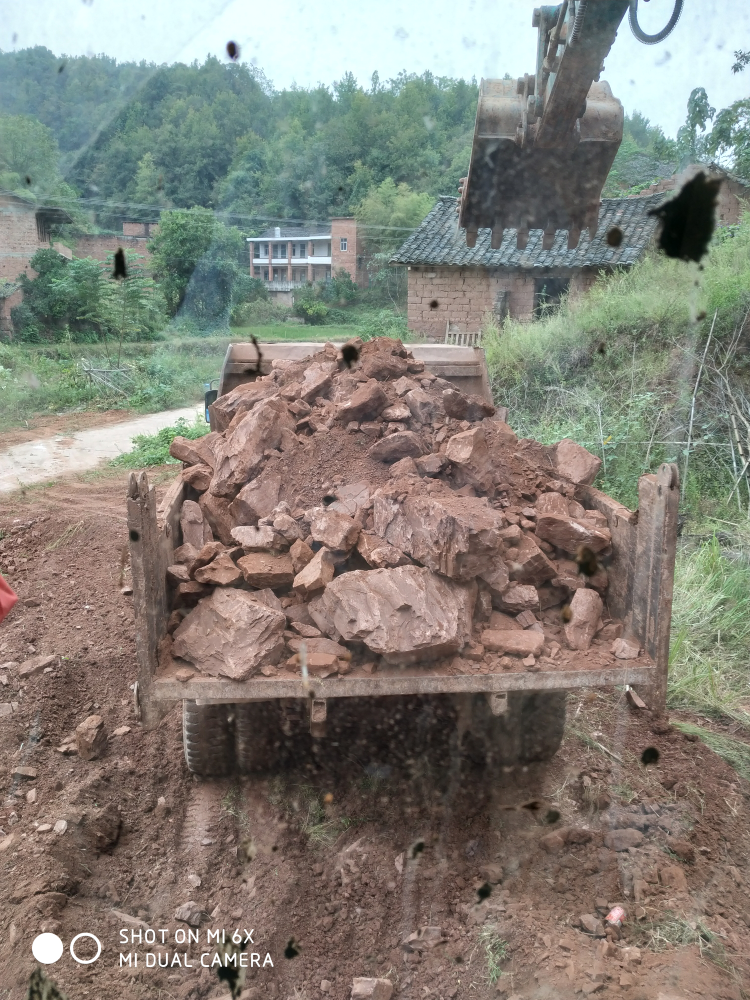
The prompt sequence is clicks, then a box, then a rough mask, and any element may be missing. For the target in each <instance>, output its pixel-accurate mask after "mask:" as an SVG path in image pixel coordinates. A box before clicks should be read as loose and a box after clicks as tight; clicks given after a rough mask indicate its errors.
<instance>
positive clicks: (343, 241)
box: [339, 236, 347, 250]
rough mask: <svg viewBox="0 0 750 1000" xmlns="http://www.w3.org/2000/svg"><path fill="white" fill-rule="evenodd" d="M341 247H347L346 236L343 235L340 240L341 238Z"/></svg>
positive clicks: (343, 248)
mask: <svg viewBox="0 0 750 1000" xmlns="http://www.w3.org/2000/svg"><path fill="white" fill-rule="evenodd" d="M339 247H340V248H341V250H346V249H347V241H346V236H342V237H341V238H340V240H339Z"/></svg>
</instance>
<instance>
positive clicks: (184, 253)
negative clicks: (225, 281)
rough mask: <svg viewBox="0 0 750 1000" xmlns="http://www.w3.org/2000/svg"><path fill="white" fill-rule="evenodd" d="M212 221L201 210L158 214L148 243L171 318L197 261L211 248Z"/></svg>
mask: <svg viewBox="0 0 750 1000" xmlns="http://www.w3.org/2000/svg"><path fill="white" fill-rule="evenodd" d="M215 228H216V220H215V218H214V215H213V212H210V211H208V210H207V209H205V208H191V209H175V210H174V211H171V212H162V215H161V219H160V222H159V232H158V233H157V234H156V235H155V236H154V237H153V239H152V240H150V242H149V244H148V248H149V250H150V251H151V265H152V268H153V274H154V278H155V279H156V280H157V281H158V282H159V285H160V287H161V290H162V293H163V295H164V299H165V301H166V303H167V310H168V312H169V315H170V316H174V315H175V314H176V313H177V310H178V309H179V308H180V306H181V305H182V301H183V299H184V298H185V292H186V291H187V287H188V284H189V282H190V279H191V277H192V275H193V272H194V271H195V268H196V265H197V264H198V261H200V260H201V258H202V257H203V256H204V254H206V253H207V252H208V250H209V248H210V246H211V243H212V240H213V236H214V230H215Z"/></svg>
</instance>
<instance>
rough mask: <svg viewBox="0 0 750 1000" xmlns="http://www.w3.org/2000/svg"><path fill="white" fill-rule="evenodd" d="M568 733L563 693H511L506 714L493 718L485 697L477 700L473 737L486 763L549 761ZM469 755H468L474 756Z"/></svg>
mask: <svg viewBox="0 0 750 1000" xmlns="http://www.w3.org/2000/svg"><path fill="white" fill-rule="evenodd" d="M564 730H565V692H564V691H512V692H510V693H509V695H508V711H507V712H506V713H505V715H497V716H496V715H493V714H492V713H491V711H490V707H489V705H488V703H487V699H486V698H485V697H484V695H479V696H477V697H476V698H475V699H474V703H473V706H472V722H471V737H472V741H471V742H472V743H473V746H474V749H475V753H476V744H477V742H480V743H482V744H483V745H484V746H483V750H484V757H485V760H486V761H487V763H494V764H501V765H512V764H531V763H534V762H536V761H545V760H550V759H551V758H552V757H554V755H555V754H556V753H557V751H558V749H559V747H560V744H561V743H562V738H563V733H564ZM475 753H472V752H471V751H470V752H469V756H471V757H475Z"/></svg>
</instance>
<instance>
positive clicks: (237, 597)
mask: <svg viewBox="0 0 750 1000" xmlns="http://www.w3.org/2000/svg"><path fill="white" fill-rule="evenodd" d="M245 558H246V559H251V558H254V557H253V556H246V557H245ZM285 627H286V615H284V613H283V612H281V611H275V610H274V609H273V608H269V607H267V606H266V605H264V604H261V603H260V602H259V601H256V600H253V598H252V596H251V595H250V594H248V593H247V592H246V591H244V590H237V589H234V588H229V589H226V590H216V591H214V593H213V594H212V595H211V597H206V598H204V599H203V600H202V601H200V602H199V603H198V606H197V607H196V608H195V609H194V610H193V611H191V612H190V614H189V615H188V616H187V618H185V620H184V621H183V622H182V624H181V625H179V626H178V627H177V629H176V631H175V633H174V636H173V638H174V644H173V646H172V655H173V656H179V657H181V658H182V659H183V660H187V661H188V662H189V663H194V664H195V665H196V666H198V667H200V669H201V671H203V672H204V673H207V674H211V675H212V676H214V677H228V678H229V679H230V680H235V681H244V680H247V678H248V677H252V676H253V674H255V673H257V672H258V671H259V670H260V668H261V667H262V666H264V665H266V664H271V663H277V662H278V659H279V657H280V655H281V653H282V651H283V648H284V628H285Z"/></svg>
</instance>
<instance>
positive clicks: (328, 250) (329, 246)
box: [326, 243, 331, 257]
mask: <svg viewBox="0 0 750 1000" xmlns="http://www.w3.org/2000/svg"><path fill="white" fill-rule="evenodd" d="M326 246H327V247H328V249H327V251H326V257H330V256H331V244H330V243H327V244H326Z"/></svg>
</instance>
